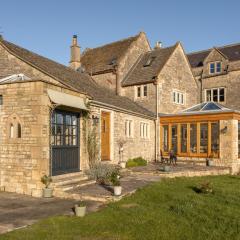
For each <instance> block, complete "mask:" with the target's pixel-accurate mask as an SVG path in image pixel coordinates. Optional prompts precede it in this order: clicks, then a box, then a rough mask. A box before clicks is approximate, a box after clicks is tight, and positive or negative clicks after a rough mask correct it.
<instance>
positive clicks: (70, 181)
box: [53, 176, 88, 187]
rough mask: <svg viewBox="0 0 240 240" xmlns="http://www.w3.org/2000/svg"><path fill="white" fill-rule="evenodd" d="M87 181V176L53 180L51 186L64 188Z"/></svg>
mask: <svg viewBox="0 0 240 240" xmlns="http://www.w3.org/2000/svg"><path fill="white" fill-rule="evenodd" d="M85 180H88V178H87V176H78V177H77V176H76V177H68V178H64V179H60V180H57V181H56V180H55V181H53V186H55V187H59V186H64V185H69V184H72V185H73V184H78V183H79V182H81V181H85Z"/></svg>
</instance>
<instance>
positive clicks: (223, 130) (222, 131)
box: [221, 126, 228, 134]
mask: <svg viewBox="0 0 240 240" xmlns="http://www.w3.org/2000/svg"><path fill="white" fill-rule="evenodd" d="M227 129H228V128H227V126H225V127H224V128H222V129H221V133H223V134H225V133H227Z"/></svg>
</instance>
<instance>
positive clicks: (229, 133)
mask: <svg viewBox="0 0 240 240" xmlns="http://www.w3.org/2000/svg"><path fill="white" fill-rule="evenodd" d="M223 129H226V131H223ZM216 163H217V164H218V165H223V166H229V167H231V169H232V173H238V172H239V171H240V159H238V120H235V119H231V120H221V121H220V160H219V162H216Z"/></svg>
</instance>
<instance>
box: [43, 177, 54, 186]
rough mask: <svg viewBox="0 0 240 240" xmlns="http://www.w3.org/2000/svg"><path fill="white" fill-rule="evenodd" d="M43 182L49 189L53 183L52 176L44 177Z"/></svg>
mask: <svg viewBox="0 0 240 240" xmlns="http://www.w3.org/2000/svg"><path fill="white" fill-rule="evenodd" d="M41 182H42V183H43V184H44V185H45V187H46V188H48V187H49V185H50V183H51V182H52V178H51V177H50V176H47V175H44V176H42V177H41Z"/></svg>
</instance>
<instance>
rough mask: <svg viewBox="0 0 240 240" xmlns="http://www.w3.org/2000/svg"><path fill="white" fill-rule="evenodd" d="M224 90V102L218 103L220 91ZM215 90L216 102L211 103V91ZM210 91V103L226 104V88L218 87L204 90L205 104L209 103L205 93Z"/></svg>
mask: <svg viewBox="0 0 240 240" xmlns="http://www.w3.org/2000/svg"><path fill="white" fill-rule="evenodd" d="M222 89H224V101H220V90H222ZM214 90H217V101H213V91H214ZM208 91H211V95H210V102H218V103H224V102H226V88H225V87H218V88H208V89H205V91H204V92H205V102H209V100H208V99H207V92H208Z"/></svg>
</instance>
